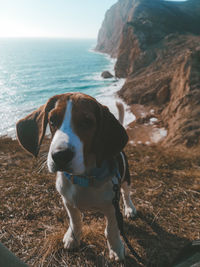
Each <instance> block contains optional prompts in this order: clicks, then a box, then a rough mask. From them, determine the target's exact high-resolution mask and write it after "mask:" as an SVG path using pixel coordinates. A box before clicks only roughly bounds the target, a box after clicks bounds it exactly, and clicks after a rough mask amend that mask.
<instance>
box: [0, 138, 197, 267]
mask: <svg viewBox="0 0 200 267" xmlns="http://www.w3.org/2000/svg"><path fill="white" fill-rule="evenodd" d="M47 143H48V141H45V144H44V145H43V146H42V149H41V153H40V156H39V158H38V159H34V158H33V157H32V156H31V155H28V154H27V153H25V152H24V151H23V150H22V149H21V148H20V147H19V145H18V143H17V141H12V140H11V139H9V138H1V139H0V169H1V172H0V192H1V193H0V225H1V229H0V242H2V243H3V244H4V245H5V246H7V247H8V248H9V249H10V250H11V251H12V252H14V253H15V254H16V255H17V256H18V257H19V258H21V259H22V260H23V261H24V262H26V263H27V264H28V265H29V266H120V264H116V263H113V262H110V261H109V259H108V249H107V245H106V239H105V237H104V228H105V220H104V217H103V216H102V215H101V214H99V213H94V212H87V213H85V214H84V216H83V221H84V228H83V240H82V243H81V247H80V249H78V250H76V251H73V252H67V251H66V250H64V249H63V244H62V238H63V234H64V233H65V231H66V229H67V225H68V218H67V215H66V212H65V210H64V207H63V204H62V201H61V198H60V196H59V194H58V193H57V192H56V189H55V176H54V175H52V174H49V173H48V171H47V169H46V167H45V159H46V151H47V149H48V144H47ZM198 150H199V149H196V151H195V150H187V151H180V150H176V151H175V149H171V150H169V149H168V150H166V149H164V148H162V147H160V146H159V145H156V146H155V145H154V146H151V145H148V146H145V145H137V146H132V145H130V144H129V145H127V147H126V149H125V151H126V153H127V156H128V160H129V164H130V172H131V179H132V185H131V187H132V199H133V202H134V204H135V206H136V208H137V210H138V216H137V218H135V219H134V220H128V219H125V232H126V234H127V237H128V239H129V240H130V242H131V244H132V245H133V247H134V249H135V250H136V251H137V253H138V254H139V255H140V256H141V257H142V259H143V261H144V263H143V264H139V263H138V262H137V261H136V260H135V259H134V257H132V256H130V255H129V256H127V257H126V263H125V266H155V267H156V266H158V267H162V266H170V264H171V261H172V260H173V259H174V257H176V255H177V254H178V252H179V251H180V249H181V248H182V247H183V246H184V245H186V244H187V243H188V242H189V241H190V240H194V239H199V238H200V225H199V222H200V201H199V200H200V150H199V152H198ZM43 167H44V168H43Z"/></svg>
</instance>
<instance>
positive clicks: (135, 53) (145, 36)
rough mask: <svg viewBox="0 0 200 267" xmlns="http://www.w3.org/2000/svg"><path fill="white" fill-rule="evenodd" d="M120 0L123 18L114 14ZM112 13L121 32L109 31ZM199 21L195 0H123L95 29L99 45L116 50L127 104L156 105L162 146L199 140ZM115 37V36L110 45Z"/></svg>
mask: <svg viewBox="0 0 200 267" xmlns="http://www.w3.org/2000/svg"><path fill="white" fill-rule="evenodd" d="M122 2H123V3H124V4H125V3H126V7H128V6H129V9H127V10H126V15H125V8H126V7H125V6H123V8H122V10H123V14H124V16H123V20H122V16H121V15H120V19H119V15H118V13H117V12H118V11H117V10H118V9H119V7H120V5H122ZM110 16H114V21H115V22H116V21H118V22H119V21H120V23H119V24H120V25H121V26H119V25H118V24H117V29H118V30H117V32H118V33H119V35H120V36H117V35H116V32H115V34H114V32H113V31H112V27H111V28H110V30H111V32H110V34H108V31H107V30H108V29H107V28H106V25H108V24H109V21H111V18H110ZM199 25H200V1H199V0H188V1H187V2H169V1H163V0H151V1H149V0H125V1H118V3H117V4H115V5H114V7H113V8H111V9H110V10H109V12H108V13H107V15H106V19H105V21H104V23H103V25H102V28H101V31H100V33H99V39H98V45H100V44H101V49H100V50H101V51H102V52H107V53H110V54H111V55H112V56H113V55H117V62H116V65H115V75H116V76H117V77H119V78H127V79H126V82H125V84H124V86H123V88H122V89H121V90H120V91H119V95H120V96H121V97H122V98H124V99H125V100H126V102H127V103H128V104H136V103H137V104H144V105H151V106H154V107H157V111H158V112H159V113H160V115H161V117H162V119H163V121H164V124H165V126H166V127H167V129H168V136H167V138H166V139H165V141H164V143H165V144H166V145H170V144H178V143H181V144H182V143H185V144H186V145H187V146H192V145H195V144H197V143H198V142H199V138H200V120H199V115H200V100H199V99H200V27H199ZM120 27H121V28H120ZM114 31H115V30H114ZM102 33H103V34H102ZM113 36H115V37H116V36H117V38H116V39H115V42H114V44H115V45H114V46H113V50H112V49H111V46H112V37H113ZM107 45H108V47H107ZM97 48H98V49H99V47H98V46H97ZM107 48H109V49H108V50H107ZM110 51H111V52H110Z"/></svg>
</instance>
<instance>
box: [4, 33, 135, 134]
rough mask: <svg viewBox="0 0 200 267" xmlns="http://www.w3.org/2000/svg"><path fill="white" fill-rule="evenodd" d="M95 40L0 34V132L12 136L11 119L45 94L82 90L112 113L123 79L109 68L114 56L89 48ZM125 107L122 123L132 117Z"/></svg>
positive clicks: (38, 102)
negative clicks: (106, 72) (108, 75)
mask: <svg viewBox="0 0 200 267" xmlns="http://www.w3.org/2000/svg"><path fill="white" fill-rule="evenodd" d="M95 45H96V40H89V39H87V40H79V39H76V40H75V39H74V40H73V39H37V38H33V39H23V38H19V39H17V38H7V39H6V38H1V39H0V121H1V123H0V136H5V135H7V136H10V137H12V138H15V137H16V133H15V125H16V122H17V121H18V120H19V119H21V118H23V117H24V116H26V115H28V114H29V113H30V112H32V111H33V110H35V109H37V108H38V107H39V106H41V105H43V104H44V103H45V102H46V101H47V100H48V99H49V98H50V97H51V96H54V95H56V94H63V93H67V92H82V93H85V94H88V95H91V96H93V97H95V98H96V99H97V100H98V101H99V102H100V103H102V104H104V105H107V106H108V107H109V109H110V111H111V112H113V114H114V115H115V116H116V117H117V109H116V106H115V102H116V100H120V101H122V100H121V99H119V98H118V96H117V94H116V92H117V91H118V90H119V89H120V88H121V87H122V86H123V84H124V79H116V78H111V79H103V78H102V77H101V73H102V71H104V70H109V71H110V72H111V73H113V74H114V64H115V59H112V58H110V57H109V56H108V55H106V54H102V53H97V52H94V47H95ZM124 105H125V109H126V116H125V125H128V124H129V123H130V122H131V121H133V120H134V115H133V114H132V113H131V112H130V111H129V107H128V106H127V105H126V104H125V103H124Z"/></svg>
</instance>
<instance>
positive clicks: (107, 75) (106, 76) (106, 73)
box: [101, 70, 114, 79]
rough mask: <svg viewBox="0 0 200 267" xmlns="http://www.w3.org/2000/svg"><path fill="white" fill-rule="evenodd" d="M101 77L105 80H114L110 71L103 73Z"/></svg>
mask: <svg viewBox="0 0 200 267" xmlns="http://www.w3.org/2000/svg"><path fill="white" fill-rule="evenodd" d="M101 77H103V78H104V79H109V78H113V77H114V76H113V75H112V74H111V73H110V72H109V71H107V70H106V71H104V72H102V73H101Z"/></svg>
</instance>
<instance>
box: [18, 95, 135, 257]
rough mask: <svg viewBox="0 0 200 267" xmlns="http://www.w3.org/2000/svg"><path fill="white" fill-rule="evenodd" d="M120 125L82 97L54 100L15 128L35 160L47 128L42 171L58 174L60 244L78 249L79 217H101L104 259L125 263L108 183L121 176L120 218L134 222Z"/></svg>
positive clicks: (19, 138) (59, 96) (90, 98)
mask: <svg viewBox="0 0 200 267" xmlns="http://www.w3.org/2000/svg"><path fill="white" fill-rule="evenodd" d="M118 110H119V117H120V120H121V123H122V121H123V105H122V104H121V105H120V104H118ZM121 123H120V122H119V121H118V120H117V119H116V118H115V117H114V115H113V114H112V113H111V112H110V111H109V109H108V108H107V107H106V106H103V105H101V104H100V103H99V102H97V101H96V99H94V98H92V97H91V96H88V95H85V94H82V93H66V94H61V95H56V96H54V97H52V98H50V99H49V100H48V101H47V103H46V104H44V105H43V106H41V107H39V108H38V109H37V110H35V111H34V112H32V113H31V114H29V115H28V116H26V117H25V118H23V119H21V120H20V121H18V122H17V126H16V129H17V138H18V141H19V143H20V144H21V145H22V147H23V148H24V149H25V150H27V151H28V152H30V153H31V154H33V155H34V156H37V155H38V153H39V149H40V146H41V143H42V140H43V138H44V135H45V130H46V127H47V124H49V126H50V130H51V134H52V140H51V144H50V148H49V152H48V160H47V165H48V169H49V171H50V172H53V173H57V180H56V189H57V190H58V192H59V193H60V195H61V197H62V200H63V203H64V206H65V208H66V210H67V213H68V216H69V228H68V230H67V232H66V233H65V235H64V238H63V243H64V247H65V248H66V249H74V248H76V247H78V246H79V244H80V239H81V233H82V222H81V212H82V211H84V210H88V209H94V210H97V211H100V212H102V213H103V214H104V215H105V217H106V229H105V236H106V238H107V244H108V248H109V257H110V258H111V259H114V260H123V259H124V257H125V252H124V251H125V250H124V244H123V242H122V240H121V238H120V233H119V229H118V224H117V220H116V216H115V208H114V206H113V203H112V201H113V198H114V195H115V193H114V191H113V183H114V184H115V183H117V182H118V180H119V179H120V178H119V173H120V177H121V176H124V177H122V179H123V180H122V183H121V193H122V198H123V202H124V208H125V211H124V213H125V216H126V217H128V218H130V217H134V216H135V214H136V209H135V207H134V205H133V203H132V201H131V198H130V195H129V183H130V180H129V178H130V176H129V171H128V165H127V160H126V158H125V156H124V153H122V152H121V151H122V150H123V148H124V147H125V145H126V143H127V141H128V136H127V134H126V131H125V129H124V128H123V126H122V124H121ZM125 165H126V166H125ZM125 168H126V169H125ZM128 180H129V181H128Z"/></svg>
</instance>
